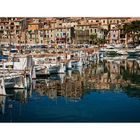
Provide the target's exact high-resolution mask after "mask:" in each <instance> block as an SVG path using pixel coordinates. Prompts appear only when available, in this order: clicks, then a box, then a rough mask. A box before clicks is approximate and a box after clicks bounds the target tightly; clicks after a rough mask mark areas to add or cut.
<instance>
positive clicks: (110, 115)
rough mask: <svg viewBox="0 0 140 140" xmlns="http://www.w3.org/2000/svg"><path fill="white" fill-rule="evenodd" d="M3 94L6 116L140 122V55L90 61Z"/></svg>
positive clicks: (1, 115)
mask: <svg viewBox="0 0 140 140" xmlns="http://www.w3.org/2000/svg"><path fill="white" fill-rule="evenodd" d="M6 93H7V96H0V122H140V60H139V59H126V60H119V59H108V60H102V61H94V62H90V64H88V65H85V66H83V67H77V68H74V69H72V70H68V71H67V72H66V73H65V74H57V75H56V74H55V75H51V76H50V77H43V78H37V79H36V80H33V81H32V85H31V86H30V88H28V89H7V90H6Z"/></svg>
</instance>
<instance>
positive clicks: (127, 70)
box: [34, 59, 140, 99]
mask: <svg viewBox="0 0 140 140" xmlns="http://www.w3.org/2000/svg"><path fill="white" fill-rule="evenodd" d="M54 77H55V78H54ZM139 87H140V61H139V60H131V59H130V60H113V59H112V60H111V59H110V60H103V61H100V62H94V63H91V64H90V65H89V66H88V67H79V68H76V69H75V70H69V71H68V72H67V74H66V75H65V74H60V75H54V76H52V77H50V78H49V79H42V80H37V81H36V86H35V87H34V89H35V90H36V91H37V92H38V93H39V94H40V95H46V96H48V97H49V98H50V99H56V98H57V97H59V96H63V97H67V98H70V99H81V98H82V97H83V96H84V94H85V93H86V91H87V90H116V91H122V90H123V91H125V92H126V93H127V95H128V96H131V97H132V95H131V94H133V92H134V93H135V94H133V95H137V96H136V97H140V94H139ZM130 89H133V90H130ZM132 91H133V92H132ZM136 93H137V94H136Z"/></svg>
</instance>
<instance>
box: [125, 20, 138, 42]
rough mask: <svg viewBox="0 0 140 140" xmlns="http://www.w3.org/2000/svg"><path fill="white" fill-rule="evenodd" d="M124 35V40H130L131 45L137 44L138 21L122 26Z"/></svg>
mask: <svg viewBox="0 0 140 140" xmlns="http://www.w3.org/2000/svg"><path fill="white" fill-rule="evenodd" d="M123 30H124V34H125V35H126V40H128V38H132V40H133V41H132V43H133V44H135V43H139V37H140V21H132V22H131V23H126V24H124V25H123Z"/></svg>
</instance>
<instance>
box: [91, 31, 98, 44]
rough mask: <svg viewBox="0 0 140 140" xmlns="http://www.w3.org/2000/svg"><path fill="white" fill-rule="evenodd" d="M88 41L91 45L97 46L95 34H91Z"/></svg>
mask: <svg viewBox="0 0 140 140" xmlns="http://www.w3.org/2000/svg"><path fill="white" fill-rule="evenodd" d="M90 39H91V41H92V44H97V34H96V33H94V34H91V35H90Z"/></svg>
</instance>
